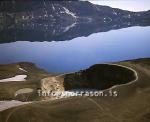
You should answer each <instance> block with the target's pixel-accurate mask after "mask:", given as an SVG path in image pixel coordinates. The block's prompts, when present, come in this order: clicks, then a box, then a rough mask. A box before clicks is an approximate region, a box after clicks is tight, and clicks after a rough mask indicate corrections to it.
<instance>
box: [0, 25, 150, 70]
mask: <svg viewBox="0 0 150 122" xmlns="http://www.w3.org/2000/svg"><path fill="white" fill-rule="evenodd" d="M8 36H9V35H8ZM148 57H150V27H137V26H136V27H129V28H123V29H119V30H111V31H108V32H100V33H94V34H91V35H89V36H88V37H77V38H74V39H72V40H66V41H52V42H46V41H44V40H43V42H36V41H35V42H30V41H17V42H12V43H3V44H0V64H8V63H15V62H32V63H35V64H36V65H37V66H38V67H40V68H43V69H45V70H46V71H49V72H52V73H66V72H73V71H78V70H81V69H85V68H87V67H89V66H91V65H93V64H97V63H108V62H118V61H123V60H132V59H138V58H148Z"/></svg>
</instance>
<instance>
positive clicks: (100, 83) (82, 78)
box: [64, 64, 137, 90]
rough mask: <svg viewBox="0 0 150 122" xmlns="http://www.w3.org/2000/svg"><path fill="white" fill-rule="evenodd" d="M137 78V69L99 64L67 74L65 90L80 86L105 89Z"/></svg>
mask: <svg viewBox="0 0 150 122" xmlns="http://www.w3.org/2000/svg"><path fill="white" fill-rule="evenodd" d="M136 79H137V74H136V71H134V70H133V69H131V68H128V67H124V66H119V65H111V64H97V65H94V66H91V67H90V68H89V69H86V70H82V71H80V72H76V73H72V74H66V75H65V78H64V88H65V90H71V89H79V88H87V89H98V90H104V89H108V88H110V87H112V86H115V85H120V84H126V83H129V82H132V81H135V80H136Z"/></svg>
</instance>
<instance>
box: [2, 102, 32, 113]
mask: <svg viewBox="0 0 150 122" xmlns="http://www.w3.org/2000/svg"><path fill="white" fill-rule="evenodd" d="M28 103H30V102H21V101H16V100H11V101H0V111H3V110H6V109H9V108H12V107H16V106H19V105H24V104H28Z"/></svg>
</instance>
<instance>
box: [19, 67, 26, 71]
mask: <svg viewBox="0 0 150 122" xmlns="http://www.w3.org/2000/svg"><path fill="white" fill-rule="evenodd" d="M19 69H20V70H21V71H24V72H27V71H26V70H25V69H23V68H21V67H20V68H19Z"/></svg>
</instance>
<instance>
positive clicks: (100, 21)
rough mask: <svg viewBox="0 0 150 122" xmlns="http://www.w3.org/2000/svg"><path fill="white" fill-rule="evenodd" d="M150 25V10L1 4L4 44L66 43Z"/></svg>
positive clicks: (41, 3) (1, 39) (76, 3)
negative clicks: (93, 34) (80, 38)
mask: <svg viewBox="0 0 150 122" xmlns="http://www.w3.org/2000/svg"><path fill="white" fill-rule="evenodd" d="M149 25H150V11H144V12H130V11H125V10H120V9H116V8H111V7H108V6H100V5H94V4H92V3H90V2H87V1H47V0H46V1H20V2H19V1H16V0H13V1H1V2H0V43H5V42H13V41H54V40H55V41H64V40H70V39H73V38H75V37H79V36H88V35H90V34H92V33H96V32H105V31H109V30H112V29H120V28H125V27H131V26H149ZM8 33H9V36H7V34H8Z"/></svg>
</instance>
